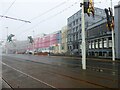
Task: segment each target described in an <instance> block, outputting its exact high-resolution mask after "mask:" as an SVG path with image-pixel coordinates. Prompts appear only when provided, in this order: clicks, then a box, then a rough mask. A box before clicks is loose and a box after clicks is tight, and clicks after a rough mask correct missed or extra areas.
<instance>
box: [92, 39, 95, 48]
mask: <svg viewBox="0 0 120 90" xmlns="http://www.w3.org/2000/svg"><path fill="white" fill-rule="evenodd" d="M92 48H93V49H94V48H95V46H94V41H93V42H92Z"/></svg>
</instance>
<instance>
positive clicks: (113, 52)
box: [112, 29, 115, 61]
mask: <svg viewBox="0 0 120 90" xmlns="http://www.w3.org/2000/svg"><path fill="white" fill-rule="evenodd" d="M112 60H113V61H115V40H114V29H112Z"/></svg>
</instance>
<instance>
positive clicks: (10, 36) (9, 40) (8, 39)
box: [7, 34, 15, 42]
mask: <svg viewBox="0 0 120 90" xmlns="http://www.w3.org/2000/svg"><path fill="white" fill-rule="evenodd" d="M14 36H15V35H13V34H10V35H9V36H8V37H7V41H8V42H11V41H12V37H14Z"/></svg>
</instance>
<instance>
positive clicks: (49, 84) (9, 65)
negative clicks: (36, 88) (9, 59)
mask: <svg viewBox="0 0 120 90" xmlns="http://www.w3.org/2000/svg"><path fill="white" fill-rule="evenodd" d="M1 63H2V64H3V65H5V66H7V67H9V68H11V69H13V70H15V71H17V72H20V73H22V74H24V75H26V76H28V77H31V78H32V79H34V80H36V81H39V82H41V83H43V84H45V85H47V86H50V87H52V88H55V89H57V88H56V87H54V86H52V85H50V84H48V83H46V82H44V81H41V80H39V79H37V78H35V77H33V76H31V75H29V74H27V73H24V72H22V71H20V70H17V69H15V68H13V67H11V66H10V65H8V64H6V63H3V62H1Z"/></svg>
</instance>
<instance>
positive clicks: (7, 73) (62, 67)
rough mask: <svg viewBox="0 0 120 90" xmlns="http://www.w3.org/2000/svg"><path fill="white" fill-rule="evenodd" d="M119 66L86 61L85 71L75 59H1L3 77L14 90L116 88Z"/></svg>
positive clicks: (16, 56)
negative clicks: (31, 89) (24, 89)
mask: <svg viewBox="0 0 120 90" xmlns="http://www.w3.org/2000/svg"><path fill="white" fill-rule="evenodd" d="M118 64H119V63H112V62H100V61H99V63H98V61H92V60H91V61H90V60H89V61H88V62H87V65H88V67H87V68H88V69H87V70H86V71H85V70H82V69H81V60H78V59H75V58H62V57H49V56H46V57H45V56H32V55H7V56H6V55H3V56H2V70H3V73H2V74H3V78H4V79H5V80H6V81H7V83H9V84H10V86H12V87H13V88H55V89H59V88H115V87H118ZM93 66H94V68H93Z"/></svg>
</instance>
